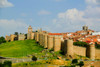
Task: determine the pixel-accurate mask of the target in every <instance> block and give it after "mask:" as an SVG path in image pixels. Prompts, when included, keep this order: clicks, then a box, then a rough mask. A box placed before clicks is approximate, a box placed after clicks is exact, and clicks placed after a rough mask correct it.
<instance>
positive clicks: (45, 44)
mask: <svg viewBox="0 0 100 67" xmlns="http://www.w3.org/2000/svg"><path fill="white" fill-rule="evenodd" d="M47 36H48V34H44V36H43V37H44V41H43V43H44V48H47Z"/></svg>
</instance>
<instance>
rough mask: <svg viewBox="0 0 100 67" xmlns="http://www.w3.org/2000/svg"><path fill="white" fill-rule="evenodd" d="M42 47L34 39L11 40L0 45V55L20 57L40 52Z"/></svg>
mask: <svg viewBox="0 0 100 67" xmlns="http://www.w3.org/2000/svg"><path fill="white" fill-rule="evenodd" d="M43 49H44V48H43V47H42V46H40V45H39V44H37V43H36V41H35V40H24V41H13V42H7V43H3V44H1V45H0V56H3V57H13V58H21V57H26V56H28V55H31V54H34V53H40V52H41V51H42V50H43Z"/></svg>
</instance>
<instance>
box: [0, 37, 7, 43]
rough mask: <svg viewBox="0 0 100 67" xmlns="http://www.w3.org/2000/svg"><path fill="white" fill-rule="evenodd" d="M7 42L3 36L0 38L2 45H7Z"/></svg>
mask: <svg viewBox="0 0 100 67" xmlns="http://www.w3.org/2000/svg"><path fill="white" fill-rule="evenodd" d="M5 42H6V40H5V38H4V37H3V36H2V37H0V44H2V43H5Z"/></svg>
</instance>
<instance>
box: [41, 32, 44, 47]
mask: <svg viewBox="0 0 100 67" xmlns="http://www.w3.org/2000/svg"><path fill="white" fill-rule="evenodd" d="M41 45H42V46H44V44H43V33H42V34H41Z"/></svg>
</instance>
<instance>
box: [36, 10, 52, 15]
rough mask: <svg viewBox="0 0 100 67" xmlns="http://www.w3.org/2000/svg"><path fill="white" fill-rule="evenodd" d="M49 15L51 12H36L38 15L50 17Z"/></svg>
mask: <svg viewBox="0 0 100 67" xmlns="http://www.w3.org/2000/svg"><path fill="white" fill-rule="evenodd" d="M50 14H51V12H49V11H46V10H41V11H39V12H38V15H50Z"/></svg>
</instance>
